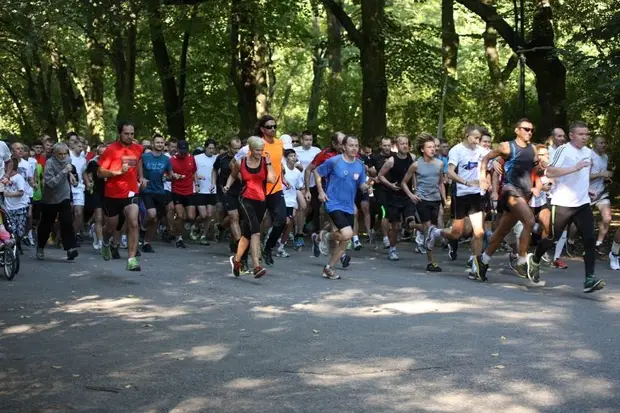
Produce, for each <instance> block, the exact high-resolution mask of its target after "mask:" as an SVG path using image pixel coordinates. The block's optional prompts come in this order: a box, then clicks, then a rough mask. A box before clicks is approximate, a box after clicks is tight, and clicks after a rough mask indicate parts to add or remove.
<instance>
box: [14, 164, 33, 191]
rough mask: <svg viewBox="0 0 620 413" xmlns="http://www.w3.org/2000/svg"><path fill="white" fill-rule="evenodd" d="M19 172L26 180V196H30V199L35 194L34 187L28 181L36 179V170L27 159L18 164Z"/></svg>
mask: <svg viewBox="0 0 620 413" xmlns="http://www.w3.org/2000/svg"><path fill="white" fill-rule="evenodd" d="M17 172H18V173H19V174H20V175H21V176H22V178H24V181H25V182H26V187H25V188H24V195H28V198H29V199H30V198H31V197H32V194H33V192H34V190H33V189H32V187H31V186H30V184H29V183H28V180H29V179H31V178H33V177H34V170H33V169H32V167H31V166H30V162H28V161H27V160H25V159H20V160H19V164H17Z"/></svg>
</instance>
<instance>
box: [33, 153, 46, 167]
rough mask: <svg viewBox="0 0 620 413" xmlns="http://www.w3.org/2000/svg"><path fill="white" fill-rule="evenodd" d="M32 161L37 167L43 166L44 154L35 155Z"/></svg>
mask: <svg viewBox="0 0 620 413" xmlns="http://www.w3.org/2000/svg"><path fill="white" fill-rule="evenodd" d="M34 159H35V160H36V161H37V163H38V164H39V165H41V166H45V161H46V160H47V158H46V157H45V154H43V153H40V154H38V155H35V156H34Z"/></svg>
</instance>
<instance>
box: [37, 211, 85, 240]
mask: <svg viewBox="0 0 620 413" xmlns="http://www.w3.org/2000/svg"><path fill="white" fill-rule="evenodd" d="M56 217H58V221H59V222H60V237H61V239H62V245H63V247H64V249H65V250H70V249H73V248H76V246H77V245H76V242H75V232H74V231H73V210H72V208H71V201H70V200H69V199H65V200H64V201H62V202H61V203H60V204H44V207H43V212H42V214H41V222H39V227H38V229H37V246H38V247H39V248H45V244H47V239H48V238H49V236H50V232H51V231H52V228H53V227H54V223H55V222H56Z"/></svg>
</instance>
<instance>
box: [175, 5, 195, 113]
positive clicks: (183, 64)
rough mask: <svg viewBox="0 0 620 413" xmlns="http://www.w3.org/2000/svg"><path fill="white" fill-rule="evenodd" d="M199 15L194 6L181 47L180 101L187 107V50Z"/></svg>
mask: <svg viewBox="0 0 620 413" xmlns="http://www.w3.org/2000/svg"><path fill="white" fill-rule="evenodd" d="M197 15H198V5H197V4H196V5H194V7H193V8H192V14H191V16H190V18H189V23H188V24H187V30H186V31H185V33H183V46H182V47H181V61H180V67H179V102H180V104H181V107H182V108H185V86H186V85H187V52H188V51H189V38H190V36H191V28H192V23H193V22H194V20H195V19H196V16H197Z"/></svg>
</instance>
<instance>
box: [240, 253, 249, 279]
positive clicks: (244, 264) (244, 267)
mask: <svg viewBox="0 0 620 413" xmlns="http://www.w3.org/2000/svg"><path fill="white" fill-rule="evenodd" d="M239 264H240V268H239V272H240V273H241V275H248V274H249V273H250V266H249V265H248V259H247V257H246V258H243V257H242V258H241V261H240V262H239Z"/></svg>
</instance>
